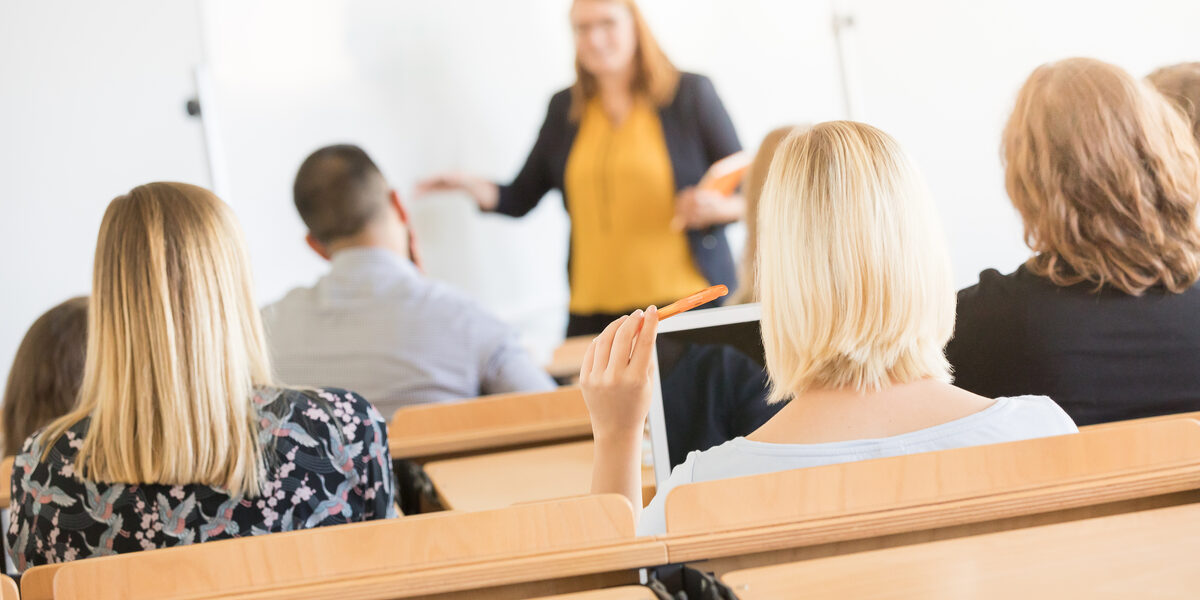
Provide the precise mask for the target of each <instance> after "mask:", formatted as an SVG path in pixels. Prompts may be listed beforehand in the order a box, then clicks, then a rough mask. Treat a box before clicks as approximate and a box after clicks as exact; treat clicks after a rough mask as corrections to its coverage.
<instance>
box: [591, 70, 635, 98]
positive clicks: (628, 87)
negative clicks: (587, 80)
mask: <svg viewBox="0 0 1200 600" xmlns="http://www.w3.org/2000/svg"><path fill="white" fill-rule="evenodd" d="M596 91H597V92H599V94H600V97H601V98H604V99H619V98H625V97H628V96H632V95H633V67H632V66H630V67H626V68H624V69H621V70H620V71H615V72H612V73H606V74H604V75H597V76H596Z"/></svg>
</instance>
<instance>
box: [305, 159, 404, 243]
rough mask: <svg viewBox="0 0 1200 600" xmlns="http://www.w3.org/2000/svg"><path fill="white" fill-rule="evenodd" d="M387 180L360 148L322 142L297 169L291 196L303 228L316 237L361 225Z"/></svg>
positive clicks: (374, 211) (378, 206)
mask: <svg viewBox="0 0 1200 600" xmlns="http://www.w3.org/2000/svg"><path fill="white" fill-rule="evenodd" d="M388 189H389V188H388V184H387V180H385V179H384V178H383V173H382V172H380V170H379V167H377V166H375V162H374V161H372V160H371V157H370V156H367V153H366V152H364V151H363V149H362V148H359V147H358V146H354V145H351V144H338V145H334V146H326V147H324V148H321V149H320V150H317V151H316V152H313V153H312V154H310V155H308V158H306V159H304V163H303V164H301V165H300V171H299V172H298V173H296V182H295V183H294V184H293V186H292V197H293V199H294V200H295V203H296V210H297V211H299V212H300V218H301V219H303V220H304V224H305V225H307V226H308V232H309V233H310V234H311V235H312V236H313V237H314V238H316V239H317V241H319V242H321V243H329V242H331V241H333V240H336V239H339V238H343V237H347V236H351V235H354V234H356V233H358V232H360V231H362V230H363V228H364V227H366V226H367V224H368V223H370V222H371V220H372V219H374V218H375V216H376V215H378V214H379V212H380V210H382V209H383V207H384V205H385V204H386V202H387V195H388Z"/></svg>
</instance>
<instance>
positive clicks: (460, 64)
mask: <svg viewBox="0 0 1200 600" xmlns="http://www.w3.org/2000/svg"><path fill="white" fill-rule="evenodd" d="M569 6H570V1H569V0H506V1H504V2H496V1H494V0H451V1H445V2H424V1H417V0H392V1H384V0H339V1H328V0H326V1H315V0H286V1H284V0H165V1H164V0H106V1H105V2H102V3H100V2H83V1H81V0H63V1H53V2H23V1H20V0H0V182H2V183H3V185H2V186H0V206H2V208H3V211H2V213H0V215H2V217H0V255H2V256H3V258H2V259H0V289H2V290H3V293H2V295H0V298H2V301H0V302H2V306H3V310H2V311H0V376H6V374H7V369H8V367H9V365H10V364H11V361H12V356H13V354H14V353H15V350H16V346H17V344H18V343H19V342H20V340H21V337H22V336H23V335H24V333H25V330H26V328H27V327H28V326H29V325H30V323H32V321H33V320H34V319H35V318H36V317H37V316H38V315H40V314H41V313H42V312H43V311H45V310H46V309H48V308H49V307H50V306H52V305H54V304H56V303H58V302H60V301H62V300H64V299H66V298H67V297H70V296H73V295H80V294H86V293H88V290H89V287H90V283H91V280H90V277H91V267H92V253H93V250H94V244H95V239H96V233H97V229H98V225H99V222H100V217H101V215H102V212H103V209H104V207H105V206H106V205H107V204H108V202H109V201H110V200H111V199H112V198H113V197H114V196H116V195H119V194H121V193H123V192H126V191H128V190H129V189H130V188H131V187H133V186H136V185H138V184H141V183H145V182H148V181H155V180H175V181H185V182H190V183H196V184H200V185H204V186H208V187H212V188H213V189H214V190H215V191H216V192H217V193H218V194H219V195H220V196H221V197H222V198H223V199H224V200H226V201H227V202H229V203H230V204H231V205H232V206H233V209H234V210H235V211H236V213H237V214H238V216H239V218H240V219H241V223H242V225H243V227H244V228H245V230H246V234H247V237H248V240H249V245H250V252H251V256H252V259H253V262H254V269H255V277H256V284H257V296H258V299H259V301H260V303H262V304H265V303H267V302H270V301H273V300H275V299H277V298H278V297H280V296H281V295H282V294H283V293H284V292H285V291H286V290H288V289H290V288H292V287H295V286H297V285H309V284H311V283H312V282H313V281H314V280H315V279H316V278H317V277H318V276H319V275H320V274H321V273H322V272H323V269H324V266H323V264H322V261H321V260H320V259H319V258H317V257H316V256H315V255H314V254H312V253H311V252H310V251H309V250H308V248H307V246H306V245H305V244H304V239H303V238H304V233H305V230H304V227H303V225H302V223H301V222H300V219H299V217H298V216H297V215H296V213H295V210H294V208H293V207H292V203H291V183H292V178H293V176H294V175H295V171H296V168H297V167H298V166H299V164H300V162H301V160H302V159H303V158H304V157H305V156H306V155H307V154H308V153H309V152H311V151H312V150H315V149H316V148H317V147H319V146H322V145H325V144H329V143H335V142H350V143H356V144H359V145H361V146H363V147H364V149H366V150H367V152H369V153H371V154H372V155H373V157H374V158H375V160H376V162H378V163H379V165H380V167H381V168H382V169H383V171H384V174H385V175H386V176H387V177H388V178H389V179H390V180H391V182H392V184H393V185H394V186H395V187H396V188H397V189H398V190H399V191H400V193H401V196H402V197H403V198H405V199H406V200H407V201H408V204H409V207H410V210H411V211H412V213H413V218H414V228H415V231H416V234H417V235H418V236H419V240H420V243H421V248H422V253H423V255H424V258H425V262H426V268H427V271H428V273H429V274H430V275H432V276H433V277H436V278H438V279H441V280H444V281H446V282H449V283H450V284H452V285H454V286H455V287H457V288H459V289H461V290H463V291H464V292H466V293H467V294H469V295H470V296H472V297H474V298H475V299H477V300H478V301H479V302H480V303H481V304H483V305H485V306H486V307H488V308H489V309H491V310H492V311H493V312H494V313H496V314H498V315H499V316H500V317H501V318H503V319H504V320H506V321H508V322H510V323H512V324H514V325H515V326H517V327H518V328H519V329H520V331H521V332H522V334H523V336H524V340H525V342H526V344H527V345H528V346H529V347H530V348H531V350H533V351H534V352H535V353H536V354H537V355H538V356H539V357H541V358H543V359H544V358H548V357H549V354H550V352H551V350H552V349H553V348H554V347H555V346H556V345H557V344H558V343H559V342H560V341H561V339H562V336H563V331H564V327H565V312H566V311H565V310H564V308H565V305H566V301H567V289H566V270H565V264H566V251H567V222H566V217H565V213H564V210H563V208H562V204H561V201H560V199H559V198H558V197H557V196H548V197H546V198H545V199H544V200H543V201H542V203H541V205H540V206H539V207H538V209H537V210H536V211H535V212H534V213H533V214H531V215H530V216H529V217H527V218H524V219H520V220H512V219H507V218H505V217H500V216H490V215H480V214H478V213H477V211H476V210H475V209H474V207H473V204H472V203H471V202H469V201H468V200H467V199H466V198H465V197H459V196H457V195H453V194H441V195H438V196H430V197H427V198H424V199H420V200H414V199H412V197H411V196H412V192H411V190H412V187H413V185H414V183H415V181H416V180H417V179H419V178H421V177H423V176H426V175H429V174H433V173H435V172H440V171H444V170H462V171H467V172H472V173H478V174H482V175H486V176H489V177H492V178H494V179H496V180H498V181H501V182H506V181H507V180H508V179H509V178H511V177H512V176H514V175H515V174H516V172H517V169H518V168H519V167H520V165H521V164H522V162H523V161H524V159H525V156H526V153H527V152H528V151H529V149H530V147H531V146H532V144H533V140H534V137H535V136H536V134H537V131H538V127H539V126H540V124H541V122H542V119H543V118H544V116H545V110H546V103H547V101H548V100H549V98H550V95H551V94H552V93H553V92H555V91H557V90H559V89H562V88H564V87H567V86H568V85H570V84H571V82H572V81H573V79H574V71H573V67H572V65H573V47H572V42H571V31H570V28H569V26H568V22H567V10H568V8H569ZM641 7H642V10H643V12H644V13H645V14H646V16H647V18H648V20H649V21H650V24H651V26H652V28H653V29H654V33H655V35H656V36H657V37H658V39H659V41H660V43H661V44H662V45H663V47H664V49H665V50H666V52H667V54H668V56H669V57H670V58H671V59H672V60H673V61H674V62H675V64H676V65H677V66H679V67H680V68H682V69H684V70H691V71H697V72H700V73H703V74H706V75H708V76H709V77H711V78H712V79H713V81H714V83H715V84H716V87H717V91H718V93H719V94H720V96H721V98H722V99H723V100H724V102H725V103H726V108H727V109H728V110H729V112H730V114H731V115H732V117H733V120H734V123H735V125H736V126H737V130H738V134H739V136H740V138H741V141H742V144H743V146H745V147H746V148H747V149H750V150H753V149H755V148H756V147H757V145H758V143H759V141H760V140H761V139H762V136H763V135H764V134H765V133H766V132H767V131H769V130H770V129H772V128H774V127H775V126H778V125H783V124H790V123H804V122H816V121H822V120H828V119H837V118H853V119H856V120H861V121H866V122H868V123H871V124H873V125H876V126H878V127H880V128H882V129H884V130H885V131H887V132H889V133H891V134H892V135H893V136H895V137H896V138H897V139H898V140H899V141H900V142H901V144H903V145H904V146H905V147H906V148H907V149H908V151H909V152H910V153H911V154H912V155H913V156H914V158H915V160H916V162H917V164H918V165H919V167H920V168H921V169H922V171H923V172H924V174H925V177H926V179H927V180H928V182H929V185H930V187H931V189H932V191H933V195H934V197H935V198H936V199H937V201H938V203H939V206H940V208H941V213H942V219H943V225H944V227H945V231H946V236H947V238H948V240H949V243H950V248H951V251H952V254H953V259H954V268H955V277H956V282H957V283H958V285H959V286H966V285H970V284H972V283H974V282H975V281H976V279H977V276H978V273H979V271H981V270H983V269H985V268H989V267H995V268H998V269H1000V270H1001V271H1004V272H1007V271H1010V270H1012V269H1013V268H1015V267H1016V266H1017V265H1018V264H1020V262H1021V261H1023V260H1024V259H1025V258H1026V257H1027V255H1028V250H1027V249H1026V248H1025V246H1024V245H1023V243H1022V240H1021V228H1020V225H1019V220H1018V218H1017V215H1016V213H1015V211H1014V210H1013V209H1012V207H1011V206H1010V205H1009V203H1008V200H1007V198H1006V195H1005V193H1004V185H1003V169H1002V165H1001V163H1000V153H999V140H1000V131H1001V128H1002V127H1003V125H1004V122H1005V120H1006V119H1007V117H1008V111H1009V109H1010V106H1011V104H1012V101H1013V98H1014V97H1015V94H1016V91H1017V89H1018V87H1019V86H1020V84H1021V83H1022V82H1023V80H1024V78H1025V77H1026V76H1027V75H1028V74H1029V72H1030V71H1031V70H1032V69H1033V68H1034V67H1036V66H1037V65H1038V64H1041V63H1044V62H1048V61H1052V60H1057V59H1060V58H1065V57H1069V56H1091V57H1096V58H1099V59H1102V60H1106V61H1109V62H1113V63H1116V64H1118V65H1120V66H1122V67H1124V68H1126V69H1128V70H1129V71H1130V72H1132V73H1133V74H1134V75H1135V76H1143V75H1145V74H1146V73H1148V72H1149V71H1151V70H1152V69H1154V68H1155V67H1158V66H1161V65H1165V64H1172V63H1177V62H1182V61H1192V60H1197V59H1200V35H1198V34H1197V24H1200V2H1197V1H1196V0H1143V1H1141V2H1136V3H1134V2H1125V1H1118V0H1108V1H1091V2H1081V1H1079V0H1006V1H1005V2H971V1H962V0H905V1H903V2H897V1H895V0H834V1H832V2H831V0H786V1H785V0H642V2H641ZM194 98H198V99H199V100H200V101H201V104H202V108H203V116H204V118H203V119H199V118H195V117H191V116H189V115H188V114H187V111H186V110H185V105H186V103H187V102H188V100H190V99H194ZM739 233H740V229H739V228H735V230H734V231H733V232H731V235H730V237H731V241H733V242H734V247H735V252H736V251H738V250H739V249H740V246H741V236H740V235H739Z"/></svg>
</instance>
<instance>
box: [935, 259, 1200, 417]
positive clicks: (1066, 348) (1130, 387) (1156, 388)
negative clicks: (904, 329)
mask: <svg viewBox="0 0 1200 600" xmlns="http://www.w3.org/2000/svg"><path fill="white" fill-rule="evenodd" d="M1093 287H1094V286H1091V285H1090V284H1081V285H1076V286H1071V287H1059V286H1057V285H1054V284H1053V283H1051V282H1050V281H1049V280H1047V279H1045V278H1042V277H1039V276H1037V275H1034V274H1033V273H1031V272H1029V271H1028V270H1027V269H1026V268H1025V267H1024V266H1022V267H1021V268H1019V269H1017V270H1016V272H1014V273H1012V274H1010V275H1001V274H1000V273H999V272H997V271H995V270H994V269H989V270H987V271H984V272H982V273H980V274H979V283H978V284H976V285H973V286H971V287H969V288H966V289H964V290H962V291H960V292H959V293H958V321H957V323H956V325H955V333H954V339H952V340H950V344H949V345H947V346H946V354H947V356H948V357H949V359H950V363H951V365H953V367H954V375H955V384H956V385H958V386H959V387H962V388H964V389H967V390H970V391H972V392H975V393H977V394H981V395H983V396H988V397H999V396H1019V395H1022V394H1042V395H1046V396H1050V398H1052V399H1053V400H1054V401H1055V402H1057V403H1058V405H1059V406H1061V407H1062V408H1063V410H1065V411H1067V414H1069V415H1070V416H1071V418H1072V419H1074V420H1075V423H1076V424H1078V425H1090V424H1093V423H1103V422H1107V421H1119V420H1124V419H1134V418H1139V417H1150V416H1155V415H1163V414H1171V413H1178V412H1187V411H1196V410H1200V284H1198V285H1195V286H1193V287H1192V288H1190V289H1188V290H1187V291H1185V292H1184V293H1182V294H1171V293H1167V292H1164V291H1161V290H1159V291H1155V290H1151V291H1148V292H1146V293H1145V294H1143V295H1142V296H1130V295H1128V294H1125V293H1123V292H1120V291H1117V290H1113V289H1105V290H1102V291H1100V292H1099V293H1097V292H1095V291H1093V290H1092V288H1093Z"/></svg>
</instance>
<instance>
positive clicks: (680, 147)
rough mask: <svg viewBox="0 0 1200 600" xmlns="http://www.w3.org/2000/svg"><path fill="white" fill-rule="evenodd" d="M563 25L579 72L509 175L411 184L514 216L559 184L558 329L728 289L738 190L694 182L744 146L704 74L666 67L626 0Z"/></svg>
mask: <svg viewBox="0 0 1200 600" xmlns="http://www.w3.org/2000/svg"><path fill="white" fill-rule="evenodd" d="M571 26H572V28H573V29H574V33H575V71H576V74H577V79H576V81H575V84H574V85H572V86H571V87H570V88H568V89H566V90H563V91H561V92H558V93H557V94H555V95H554V97H553V98H551V99H550V108H549V110H548V111H547V114H546V121H545V122H544V123H543V124H542V129H541V132H540V133H539V134H538V138H537V142H536V143H535V144H534V147H533V150H532V152H530V154H529V158H528V159H526V161H525V166H524V167H522V168H521V172H520V173H519V174H518V175H517V177H516V179H515V180H513V182H512V183H511V184H509V185H497V184H495V183H493V182H490V181H487V180H484V179H482V178H479V177H475V176H471V175H464V174H445V175H440V176H437V177H433V178H431V179H428V180H425V181H423V182H422V183H421V184H420V191H421V192H428V191H433V190H451V189H457V190H463V191H465V192H467V193H468V194H470V195H471V196H472V197H473V198H474V199H475V201H476V202H477V203H478V204H479V207H480V209H482V210H485V211H494V212H498V213H501V214H505V215H509V216H513V217H520V216H522V215H524V214H526V213H528V212H529V211H530V210H532V209H533V207H534V206H536V205H537V203H538V202H539V201H541V199H542V197H543V196H544V195H545V194H546V193H547V192H549V191H550V190H552V189H558V190H561V191H562V193H563V201H564V202H565V204H566V207H567V213H568V215H569V216H570V218H571V252H570V264H569V279H570V286H571V301H570V319H569V320H568V324H567V335H569V336H572V335H585V334H594V333H598V332H600V331H601V330H603V329H604V327H605V326H606V325H607V324H608V323H610V322H612V321H613V320H615V319H616V318H617V317H619V316H621V315H622V314H627V313H629V312H631V311H632V310H634V309H635V308H638V307H645V306H647V305H650V304H658V305H663V304H665V303H668V302H671V301H673V300H675V299H677V298H680V297H682V296H685V295H687V294H691V293H693V292H695V291H697V290H699V289H701V288H703V287H706V286H708V285H716V284H718V283H722V284H725V285H728V286H729V287H730V288H733V287H735V283H736V282H735V277H736V276H735V269H734V264H733V257H732V255H731V254H730V251H729V243H728V242H727V241H726V239H725V231H724V228H725V225H726V224H728V223H731V222H733V221H736V220H738V219H739V218H741V217H742V215H743V213H744V211H745V207H744V203H743V201H742V199H741V197H740V196H730V197H726V196H723V195H721V194H720V193H719V192H715V191H708V190H698V189H696V188H695V185H696V184H697V183H698V182H699V181H700V179H701V177H702V176H703V175H704V173H705V171H707V170H708V168H709V167H710V166H711V165H712V164H713V163H714V162H716V161H718V160H720V159H722V158H724V157H726V156H728V155H730V154H733V153H735V152H737V151H739V150H741V144H739V143H738V139H737V133H736V132H735V131H734V128H733V122H732V121H731V120H730V119H729V114H728V113H726V112H725V107H724V106H723V105H722V104H721V99H720V98H718V97H717V93H716V90H715V89H713V85H712V82H711V81H709V80H708V78H706V77H704V76H702V75H696V74H693V73H681V72H680V71H679V70H677V69H676V68H675V66H674V65H672V64H671V62H670V61H669V60H668V59H667V57H666V55H665V54H663V52H662V50H661V49H660V48H659V46H658V43H657V42H655V40H654V37H653V36H652V35H651V34H650V29H649V28H648V27H647V25H646V22H645V20H644V19H643V18H642V15H641V13H640V11H639V10H638V8H637V6H636V4H634V2H633V0H576V1H575V2H574V4H573V5H572V6H571ZM747 283H748V284H752V282H747Z"/></svg>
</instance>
